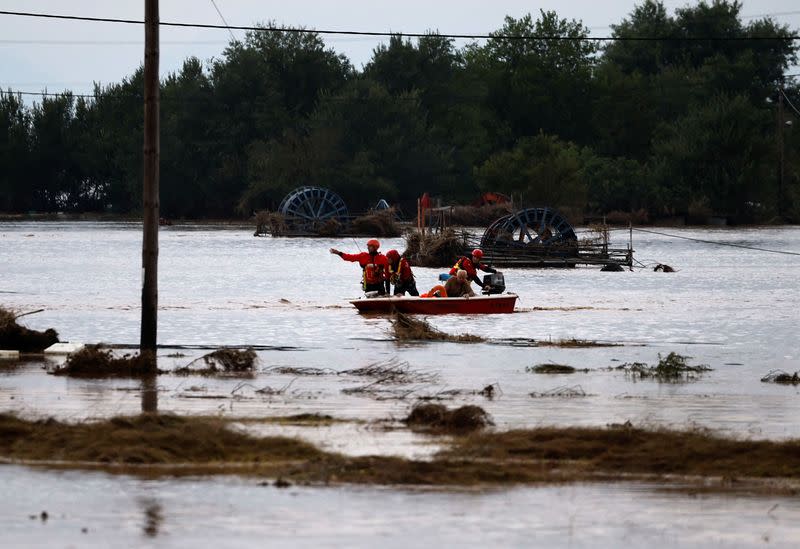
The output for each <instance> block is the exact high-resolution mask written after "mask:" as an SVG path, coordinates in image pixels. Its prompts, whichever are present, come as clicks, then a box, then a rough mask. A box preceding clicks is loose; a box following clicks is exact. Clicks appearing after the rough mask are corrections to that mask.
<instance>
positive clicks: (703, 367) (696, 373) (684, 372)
mask: <svg viewBox="0 0 800 549" xmlns="http://www.w3.org/2000/svg"><path fill="white" fill-rule="evenodd" d="M688 358H690V357H686V356H683V355H679V354H678V353H674V352H672V353H669V354H668V355H667V356H666V357H663V358H662V357H661V354H660V353H659V355H658V364H657V365H656V366H648V365H647V364H646V363H644V362H633V363H630V364H629V363H625V364H623V365H622V366H618V367H617V368H616V369H618V370H624V371H625V373H626V375H628V376H629V377H630V378H631V379H633V380H642V379H653V380H656V381H659V382H663V383H680V382H687V381H695V380H697V379H698V378H699V377H700V376H701V375H703V374H704V373H705V372H709V371H711V368H710V367H709V366H708V365H707V364H698V365H696V366H692V365H690V364H687V363H686V361H687V359H688Z"/></svg>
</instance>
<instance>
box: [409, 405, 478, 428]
mask: <svg viewBox="0 0 800 549" xmlns="http://www.w3.org/2000/svg"><path fill="white" fill-rule="evenodd" d="M403 421H404V423H405V424H406V425H408V426H409V427H411V428H412V429H423V430H429V431H433V432H435V433H440V434H441V433H465V432H471V431H477V430H480V429H483V428H484V427H486V426H488V425H492V420H491V418H490V417H489V414H487V413H486V411H485V410H484V409H483V408H481V407H480V406H473V405H467V406H461V407H460V408H455V409H453V410H448V409H447V407H446V406H444V405H443V404H433V403H429V402H423V403H418V404H416V405H415V406H414V407H413V408H412V409H411V413H409V414H408V417H406V418H405V420H403Z"/></svg>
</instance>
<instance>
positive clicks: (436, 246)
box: [403, 229, 467, 267]
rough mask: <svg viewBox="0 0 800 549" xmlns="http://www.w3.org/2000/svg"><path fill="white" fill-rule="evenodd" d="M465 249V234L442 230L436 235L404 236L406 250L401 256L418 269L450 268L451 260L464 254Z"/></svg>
mask: <svg viewBox="0 0 800 549" xmlns="http://www.w3.org/2000/svg"><path fill="white" fill-rule="evenodd" d="M466 248H467V233H466V232H461V233H457V232H456V231H455V230H453V229H444V230H443V231H440V232H436V233H426V234H424V235H423V234H420V233H419V232H412V233H408V234H407V235H406V250H405V251H404V252H403V255H404V256H405V257H407V258H409V259H410V260H411V262H412V263H413V264H414V265H418V266H420V267H450V266H452V264H453V258H455V257H459V256H461V255H463V254H464V250H465V249H466Z"/></svg>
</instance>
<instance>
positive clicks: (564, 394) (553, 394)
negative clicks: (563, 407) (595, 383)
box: [530, 385, 589, 398]
mask: <svg viewBox="0 0 800 549" xmlns="http://www.w3.org/2000/svg"><path fill="white" fill-rule="evenodd" d="M530 396H532V397H533V398H576V397H585V396H589V395H587V394H586V391H584V390H583V387H581V386H580V385H573V386H571V387H567V386H563V387H556V388H555V389H550V390H549V391H542V392H537V391H534V392H532V393H530Z"/></svg>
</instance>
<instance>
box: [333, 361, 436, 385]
mask: <svg viewBox="0 0 800 549" xmlns="http://www.w3.org/2000/svg"><path fill="white" fill-rule="evenodd" d="M339 375H340V376H355V377H371V378H376V379H377V381H376V383H395V384H408V383H436V382H437V381H438V380H439V376H438V375H437V374H431V373H428V372H422V371H419V370H413V369H412V368H411V365H410V364H409V363H408V362H401V361H400V360H399V359H397V358H393V359H391V360H388V361H385V362H373V363H372V364H368V365H367V366H364V367H362V368H353V369H351V370H342V371H341V372H339Z"/></svg>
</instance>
